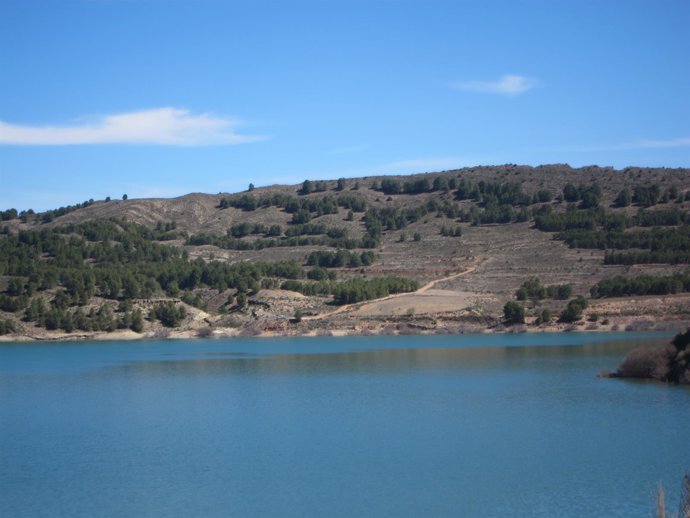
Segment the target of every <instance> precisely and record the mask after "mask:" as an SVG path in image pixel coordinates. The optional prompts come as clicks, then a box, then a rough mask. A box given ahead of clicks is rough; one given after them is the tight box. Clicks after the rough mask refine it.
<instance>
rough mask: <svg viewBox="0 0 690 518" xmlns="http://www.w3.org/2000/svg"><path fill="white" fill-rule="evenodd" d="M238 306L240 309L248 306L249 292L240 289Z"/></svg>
mask: <svg viewBox="0 0 690 518" xmlns="http://www.w3.org/2000/svg"><path fill="white" fill-rule="evenodd" d="M237 306H238V307H239V308H240V309H244V308H246V307H247V294H246V293H245V292H243V291H240V292H239V293H238V294H237Z"/></svg>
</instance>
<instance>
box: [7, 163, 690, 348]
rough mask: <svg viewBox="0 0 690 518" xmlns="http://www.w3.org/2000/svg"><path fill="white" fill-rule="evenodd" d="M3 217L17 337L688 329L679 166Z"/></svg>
mask: <svg viewBox="0 0 690 518" xmlns="http://www.w3.org/2000/svg"><path fill="white" fill-rule="evenodd" d="M2 219H3V220H4V221H2V229H3V234H2V236H0V275H1V277H0V291H1V292H2V294H1V295H0V332H2V333H4V336H5V338H10V339H17V338H21V337H24V338H27V337H28V338H37V339H41V338H46V337H50V338H66V337H73V338H76V337H90V336H96V335H101V334H107V333H114V332H119V333H120V335H122V333H125V332H126V333H128V334H129V335H130V336H132V337H136V336H142V335H147V336H151V335H158V336H167V335H172V336H175V335H184V336H186V335H189V334H190V333H191V334H194V335H202V336H203V335H212V334H213V335H227V334H245V335H248V334H270V333H275V334H318V333H334V334H362V333H369V332H371V333H380V332H386V333H410V332H461V331H465V330H483V329H493V330H503V329H522V328H526V329H542V330H544V329H626V328H627V329H634V328H652V327H655V328H658V327H668V328H673V329H680V328H681V327H682V326H683V325H684V324H685V323H686V322H687V321H688V320H690V294H689V293H688V292H690V273H688V272H689V269H688V268H689V267H688V264H689V263H690V170H688V169H653V168H652V169H650V168H628V169H625V170H614V169H611V168H600V167H596V166H593V167H587V168H582V169H573V168H570V167H569V166H567V165H549V166H540V167H536V168H532V167H526V166H515V165H505V166H495V167H477V168H468V169H461V170H455V171H445V172H442V173H430V174H420V175H412V176H400V177H396V176H386V177H366V178H358V179H341V180H338V181H318V180H313V181H306V182H305V183H303V184H300V185H295V186H270V187H261V188H256V189H252V190H250V191H247V192H243V193H235V194H230V193H219V194H213V195H210V194H189V195H186V196H182V197H179V198H175V199H134V200H126V201H122V200H116V201H115V200H112V201H105V200H104V201H94V200H89V201H88V202H85V203H83V204H79V206H74V207H63V208H60V209H56V210H55V211H48V212H46V213H42V214H27V213H22V214H16V211H13V210H5V211H4V212H3V213H2ZM508 302H514V304H513V305H512V309H514V310H515V312H510V311H507V312H504V310H505V305H506V303H508ZM545 310H546V311H545ZM523 321H524V323H523ZM509 324H515V325H513V326H509ZM524 326H526V327H524ZM120 335H118V336H120ZM109 336H114V335H109Z"/></svg>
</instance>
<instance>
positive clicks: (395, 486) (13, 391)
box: [0, 333, 690, 518]
mask: <svg viewBox="0 0 690 518" xmlns="http://www.w3.org/2000/svg"><path fill="white" fill-rule="evenodd" d="M668 339H669V336H668V335H659V334H652V333H647V334H645V333H637V334H632V333H627V334H622V333H621V334H614V333H612V334H587V333H566V334H529V335H528V334H506V335H462V336H405V337H403V336H400V337H348V338H332V337H327V338H326V337H324V338H298V339H295V338H279V339H268V338H260V339H259V338H254V339H228V340H195V341H144V342H99V343H93V342H91V343H43V344H0V516H7V517H23V516H31V517H40V516H51V517H56V516H57V517H59V516H65V517H96V516H122V517H147V516H166V517H178V516H179V517H191V516H199V517H201V516H209V517H216V516H218V517H220V516H223V517H227V516H238V517H252V516H281V517H293V516H294V517H303V516H318V517H339V516H362V517H364V516H372V517H382V516H395V517H403V516H415V517H417V516H420V517H421V516H455V517H464V516H467V517H511V518H514V517H523V516H524V517H554V516H559V517H578V518H579V517H587V518H590V517H603V516H606V517H626V518H627V517H631V516H642V517H647V516H649V515H650V513H651V511H652V509H653V508H654V504H655V492H656V488H657V486H658V484H659V483H663V485H664V487H665V489H666V495H667V505H668V507H669V508H670V509H672V510H675V509H676V507H677V505H678V494H679V489H680V483H681V479H682V475H683V473H684V472H685V470H690V442H689V441H688V431H689V430H690V411H689V409H690V390H688V389H687V388H683V387H669V386H663V385H657V384H653V383H649V382H641V381H624V380H617V379H599V378H597V377H596V375H597V373H598V372H599V371H601V370H603V369H614V368H615V367H616V366H617V365H618V363H619V362H620V360H621V359H622V358H623V356H624V355H625V353H626V352H627V351H629V350H630V349H631V348H633V347H635V346H638V345H640V344H655V343H660V342H666V341H668Z"/></svg>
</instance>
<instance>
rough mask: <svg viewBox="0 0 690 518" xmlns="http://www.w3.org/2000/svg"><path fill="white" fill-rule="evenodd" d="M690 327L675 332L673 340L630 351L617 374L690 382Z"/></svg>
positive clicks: (628, 376)
mask: <svg viewBox="0 0 690 518" xmlns="http://www.w3.org/2000/svg"><path fill="white" fill-rule="evenodd" d="M689 344H690V329H688V330H687V331H686V332H685V333H680V334H678V335H676V336H675V338H674V339H673V340H672V341H671V343H670V344H666V345H660V346H657V347H651V348H649V347H638V348H637V349H633V350H632V351H630V352H629V353H628V354H627V356H626V357H625V358H624V359H623V362H622V363H621V364H620V366H619V367H618V369H617V370H616V372H614V373H611V374H609V376H610V377H613V378H641V379H653V380H656V381H661V382H665V383H678V384H683V385H690V348H688V345H689Z"/></svg>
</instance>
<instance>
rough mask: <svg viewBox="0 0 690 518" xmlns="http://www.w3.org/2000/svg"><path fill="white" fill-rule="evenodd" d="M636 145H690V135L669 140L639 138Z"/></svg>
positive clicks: (641, 146) (642, 146)
mask: <svg viewBox="0 0 690 518" xmlns="http://www.w3.org/2000/svg"><path fill="white" fill-rule="evenodd" d="M635 144H636V147H639V148H644V149H649V148H673V147H690V137H680V138H673V139H669V140H647V139H643V140H639V141H637V142H636V143H635Z"/></svg>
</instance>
